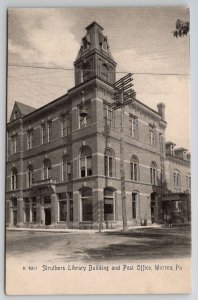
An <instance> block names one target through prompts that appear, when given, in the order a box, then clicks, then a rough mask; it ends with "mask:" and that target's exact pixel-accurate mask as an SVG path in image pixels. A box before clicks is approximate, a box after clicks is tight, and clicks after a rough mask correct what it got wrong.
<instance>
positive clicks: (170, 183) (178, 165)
mask: <svg viewBox="0 0 198 300" xmlns="http://www.w3.org/2000/svg"><path fill="white" fill-rule="evenodd" d="M165 178H166V183H165V194H164V195H162V207H161V209H162V220H164V221H168V220H171V222H173V223H188V222H190V220H191V169H190V153H189V152H187V149H185V148H177V149H175V144H174V143H172V142H167V143H166V160H165Z"/></svg>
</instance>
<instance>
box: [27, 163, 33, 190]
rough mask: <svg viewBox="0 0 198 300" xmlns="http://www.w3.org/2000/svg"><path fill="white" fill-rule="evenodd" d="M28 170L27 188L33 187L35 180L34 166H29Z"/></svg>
mask: <svg viewBox="0 0 198 300" xmlns="http://www.w3.org/2000/svg"><path fill="white" fill-rule="evenodd" d="M27 169H28V170H27V187H31V186H32V183H33V179H34V178H33V175H34V173H33V166H32V165H31V164H29V165H28V168H27Z"/></svg>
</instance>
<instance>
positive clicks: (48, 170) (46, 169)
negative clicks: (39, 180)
mask: <svg viewBox="0 0 198 300" xmlns="http://www.w3.org/2000/svg"><path fill="white" fill-rule="evenodd" d="M50 178H52V164H51V161H50V159H48V158H46V159H44V162H43V179H44V180H45V179H50Z"/></svg>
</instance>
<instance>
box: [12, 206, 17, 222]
mask: <svg viewBox="0 0 198 300" xmlns="http://www.w3.org/2000/svg"><path fill="white" fill-rule="evenodd" d="M13 226H17V210H16V209H13Z"/></svg>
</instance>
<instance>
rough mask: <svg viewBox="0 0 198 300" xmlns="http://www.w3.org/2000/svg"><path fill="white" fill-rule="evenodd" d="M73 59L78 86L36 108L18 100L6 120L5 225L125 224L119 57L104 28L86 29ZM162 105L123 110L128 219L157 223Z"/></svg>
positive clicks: (138, 105)
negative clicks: (117, 97) (116, 90)
mask: <svg viewBox="0 0 198 300" xmlns="http://www.w3.org/2000/svg"><path fill="white" fill-rule="evenodd" d="M86 31H87V32H86V35H85V36H84V37H83V38H82V46H81V47H80V50H79V53H78V55H77V58H76V60H75V62H74V69H75V86H74V87H73V88H71V89H70V90H68V93H67V94H66V95H63V96H61V97H60V98H58V99H56V100H54V101H52V102H50V103H49V104H47V105H45V106H43V107H41V108H39V109H34V108H33V107H30V106H27V105H24V104H22V103H19V102H15V105H14V108H13V112H12V114H11V117H10V122H9V123H8V124H7V136H8V146H7V150H8V154H7V193H6V214H7V216H6V221H7V226H17V227H53V228H98V227H99V223H100V222H102V226H103V228H118V227H122V200H121V179H120V137H121V133H120V120H121V111H120V109H117V110H114V109H113V107H112V103H113V92H114V88H113V85H114V83H115V80H116V79H115V72H116V62H115V61H114V59H113V56H112V54H111V52H110V47H109V41H108V39H107V37H106V36H105V35H104V34H103V28H102V27H101V26H100V25H99V24H97V23H96V22H93V23H92V24H90V25H89V26H88V27H87V28H86ZM164 109H165V107H164V104H163V103H159V104H158V106H157V110H156V111H155V110H153V109H151V108H149V107H148V106H146V105H145V104H143V103H142V102H140V101H138V100H135V101H134V102H133V103H132V104H131V105H130V107H129V106H127V107H126V108H125V117H124V131H125V132H124V157H125V161H124V163H125V186H126V207H127V221H128V225H129V226H133V225H140V224H142V222H143V221H146V222H147V223H148V224H149V223H157V222H160V220H161V219H162V216H161V209H160V205H161V204H160V203H161V195H162V194H163V193H164V190H163V187H164V181H165V178H164V174H165V172H164V162H165V158H166V149H165V128H166V121H165V113H164Z"/></svg>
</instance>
